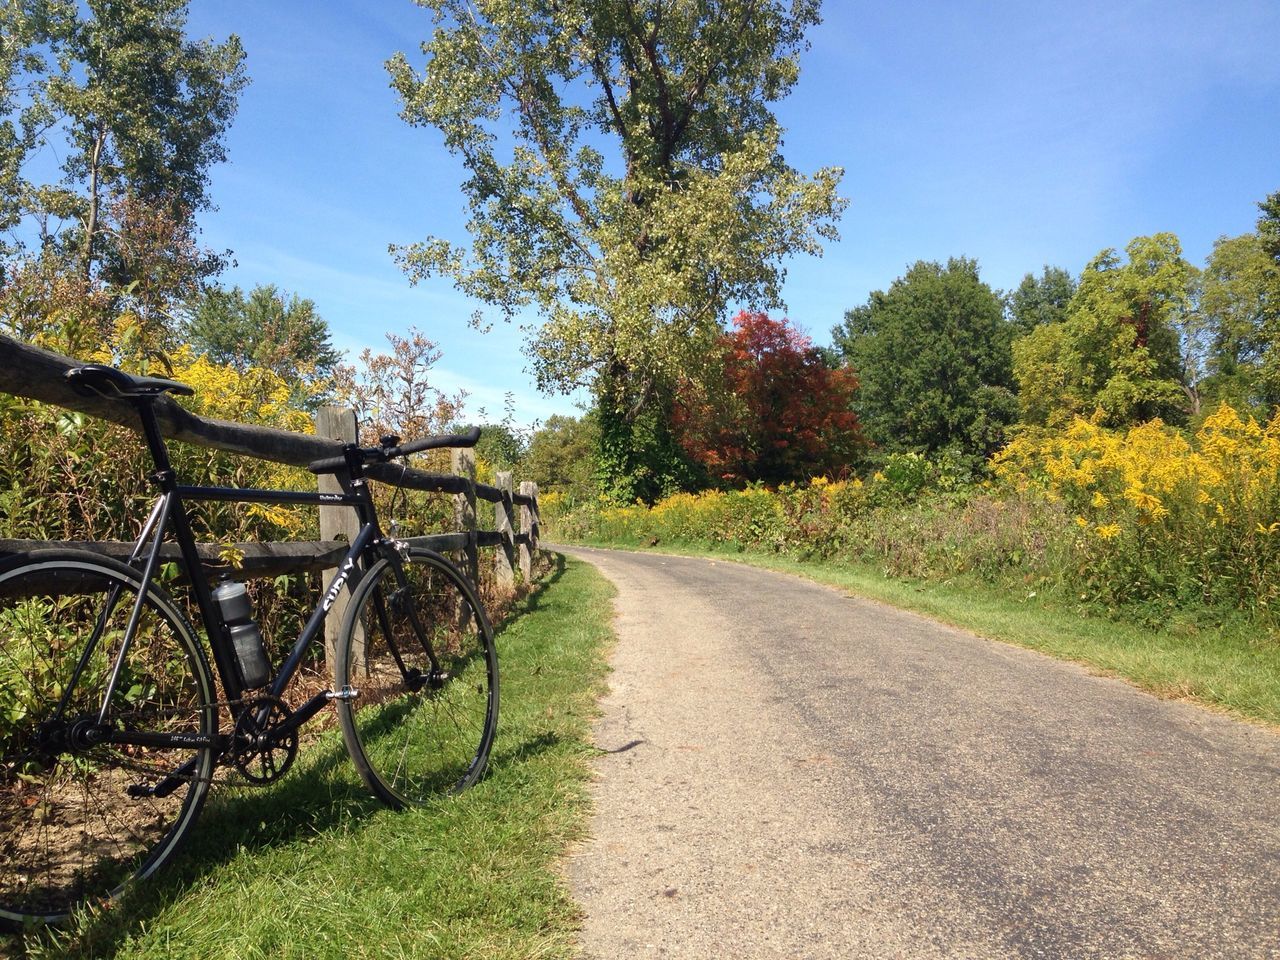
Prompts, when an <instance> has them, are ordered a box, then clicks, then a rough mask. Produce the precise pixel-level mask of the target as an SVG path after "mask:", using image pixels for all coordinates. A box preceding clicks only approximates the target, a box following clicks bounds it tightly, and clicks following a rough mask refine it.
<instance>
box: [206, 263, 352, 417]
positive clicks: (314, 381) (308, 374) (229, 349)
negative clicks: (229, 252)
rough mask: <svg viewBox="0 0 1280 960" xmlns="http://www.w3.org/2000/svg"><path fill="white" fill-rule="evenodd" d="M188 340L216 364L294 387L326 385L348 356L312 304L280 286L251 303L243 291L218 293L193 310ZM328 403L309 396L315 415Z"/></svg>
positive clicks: (255, 293) (263, 289)
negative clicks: (266, 374)
mask: <svg viewBox="0 0 1280 960" xmlns="http://www.w3.org/2000/svg"><path fill="white" fill-rule="evenodd" d="M188 309H189V314H188V316H187V318H186V321H185V323H184V324H183V331H182V332H183V335H184V338H185V340H186V342H188V343H189V344H190V345H191V347H192V348H193V349H194V350H195V351H196V352H197V353H207V354H208V355H209V357H210V359H212V360H213V361H214V362H215V363H220V364H225V365H228V366H232V367H235V369H237V370H239V371H241V372H242V373H243V372H244V371H246V370H248V369H249V368H250V367H259V368H261V369H265V370H270V371H271V372H272V373H274V374H276V375H277V376H279V377H281V378H282V379H284V380H287V381H289V382H291V383H298V384H302V385H306V386H308V387H314V386H317V385H323V384H325V382H326V381H328V380H329V379H330V378H331V377H332V376H333V374H334V370H335V368H336V366H337V364H338V361H339V360H341V358H342V355H341V354H340V353H338V351H337V350H335V349H334V348H333V344H332V343H331V342H330V341H329V325H328V324H327V323H326V322H325V320H324V318H323V317H321V316H320V314H319V313H317V312H316V305H315V303H314V302H313V301H311V300H304V299H302V298H300V297H298V295H297V294H293V295H292V296H289V297H287V298H286V296H285V294H283V293H281V292H280V291H279V290H277V289H276V287H275V286H274V285H266V286H257V287H254V289H253V290H252V291H250V293H249V295H248V296H247V297H246V296H245V294H244V292H243V291H242V290H241V289H240V288H239V287H232V288H231V289H230V290H226V289H222V288H218V287H214V288H210V289H207V290H204V291H202V292H201V294H200V296H199V297H198V298H196V299H195V301H194V302H192V303H191V304H190V305H189V308H188ZM326 399H327V398H326V397H325V395H324V394H323V393H322V392H319V391H308V392H307V396H306V398H305V404H306V406H307V407H308V408H309V409H314V408H315V407H317V406H319V405H320V404H321V403H323V402H325V400H326Z"/></svg>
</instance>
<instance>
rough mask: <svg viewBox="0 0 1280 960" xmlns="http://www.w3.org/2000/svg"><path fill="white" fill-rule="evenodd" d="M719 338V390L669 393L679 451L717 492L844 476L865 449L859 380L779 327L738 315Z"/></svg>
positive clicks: (691, 385) (691, 387)
mask: <svg viewBox="0 0 1280 960" xmlns="http://www.w3.org/2000/svg"><path fill="white" fill-rule="evenodd" d="M733 326H734V330H733V332H732V333H729V334H726V335H725V336H724V337H723V338H722V339H721V351H722V360H723V368H722V374H721V378H720V381H719V382H718V383H714V384H712V385H711V386H710V387H708V386H707V385H706V384H699V383H697V382H693V381H688V382H686V385H685V390H684V391H682V392H681V393H679V394H677V402H676V413H677V416H676V418H675V427H676V435H677V437H679V439H680V442H681V445H682V446H683V447H684V449H685V450H686V451H687V452H688V453H689V455H690V456H691V457H692V458H693V459H694V460H695V461H696V462H697V463H698V464H700V465H701V466H702V467H703V469H705V470H706V471H707V473H708V475H710V476H711V477H712V478H714V480H715V481H716V482H718V483H728V484H739V483H742V482H753V481H763V482H765V483H772V484H778V483H786V482H790V481H801V480H808V479H809V478H810V477H814V476H819V475H823V474H831V473H837V472H839V471H841V470H846V469H848V467H849V466H850V464H851V463H852V462H853V461H854V459H855V458H856V457H857V456H858V455H859V454H860V453H861V452H862V450H863V448H864V447H865V446H866V443H865V441H864V440H863V437H862V431H861V429H860V428H859V425H858V418H857V416H856V415H855V414H854V413H853V410H852V404H853V398H854V394H855V392H856V391H857V389H858V380H857V378H856V377H855V376H854V375H853V371H851V370H849V369H848V368H847V367H839V368H836V369H832V368H830V367H828V366H827V365H826V363H825V362H824V360H823V355H822V353H821V351H819V350H817V349H816V348H815V347H814V346H813V343H812V341H810V339H809V338H808V337H806V336H804V335H803V334H802V333H800V331H798V330H796V329H795V328H794V327H792V326H791V325H790V323H789V322H788V321H787V320H785V319H784V320H773V319H771V318H770V317H769V316H768V314H765V313H759V312H752V311H746V310H744V311H742V312H741V313H739V314H738V315H737V316H736V317H734V319H733Z"/></svg>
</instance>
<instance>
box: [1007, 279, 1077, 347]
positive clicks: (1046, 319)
mask: <svg viewBox="0 0 1280 960" xmlns="http://www.w3.org/2000/svg"><path fill="white" fill-rule="evenodd" d="M1075 292H1076V282H1075V280H1074V279H1073V278H1072V276H1071V274H1070V273H1068V272H1067V271H1066V270H1063V269H1062V268H1061V267H1050V266H1048V265H1047V264H1046V265H1045V268H1044V270H1043V271H1042V272H1041V273H1040V276H1038V277H1037V276H1036V275H1035V274H1033V273H1028V274H1027V275H1026V276H1025V277H1023V278H1022V282H1021V283H1020V284H1018V289H1016V290H1014V291H1013V292H1012V293H1011V294H1009V313H1010V316H1011V319H1012V320H1013V323H1014V326H1015V327H1016V328H1017V333H1018V335H1019V336H1022V335H1025V334H1028V333H1030V332H1031V331H1032V330H1034V329H1035V328H1036V327H1039V326H1043V325H1044V324H1046V323H1061V322H1062V321H1063V320H1064V319H1065V318H1066V315H1067V304H1069V303H1070V302H1071V297H1072V296H1073V295H1074V294H1075Z"/></svg>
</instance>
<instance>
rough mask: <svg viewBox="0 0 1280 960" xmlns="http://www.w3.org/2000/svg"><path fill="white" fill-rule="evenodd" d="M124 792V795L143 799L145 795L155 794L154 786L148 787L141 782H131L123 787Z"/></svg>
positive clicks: (152, 795) (151, 795)
mask: <svg viewBox="0 0 1280 960" xmlns="http://www.w3.org/2000/svg"><path fill="white" fill-rule="evenodd" d="M124 792H125V795H126V796H130V797H132V798H133V799H135V800H145V799H146V798H147V797H154V796H155V795H156V788H155V787H149V786H147V785H146V784H143V783H131V784H129V786H128V787H127V788H125V791H124Z"/></svg>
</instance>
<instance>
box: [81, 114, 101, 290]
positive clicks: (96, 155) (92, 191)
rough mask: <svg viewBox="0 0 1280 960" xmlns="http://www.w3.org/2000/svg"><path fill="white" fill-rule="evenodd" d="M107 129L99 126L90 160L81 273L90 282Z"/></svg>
mask: <svg viewBox="0 0 1280 960" xmlns="http://www.w3.org/2000/svg"><path fill="white" fill-rule="evenodd" d="M106 140H107V131H106V129H105V128H104V127H101V126H99V127H98V133H97V136H96V137H95V138H94V141H93V154H92V156H91V158H90V160H89V216H88V219H87V220H86V222H85V226H84V261H83V263H81V265H80V275H81V276H82V277H83V278H84V280H85V281H86V282H88V281H89V280H90V279H91V278H92V276H93V241H94V238H95V237H96V236H97V234H98V208H99V205H100V204H101V200H100V198H99V182H100V177H99V173H100V171H101V169H102V150H103V147H105V146H106Z"/></svg>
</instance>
